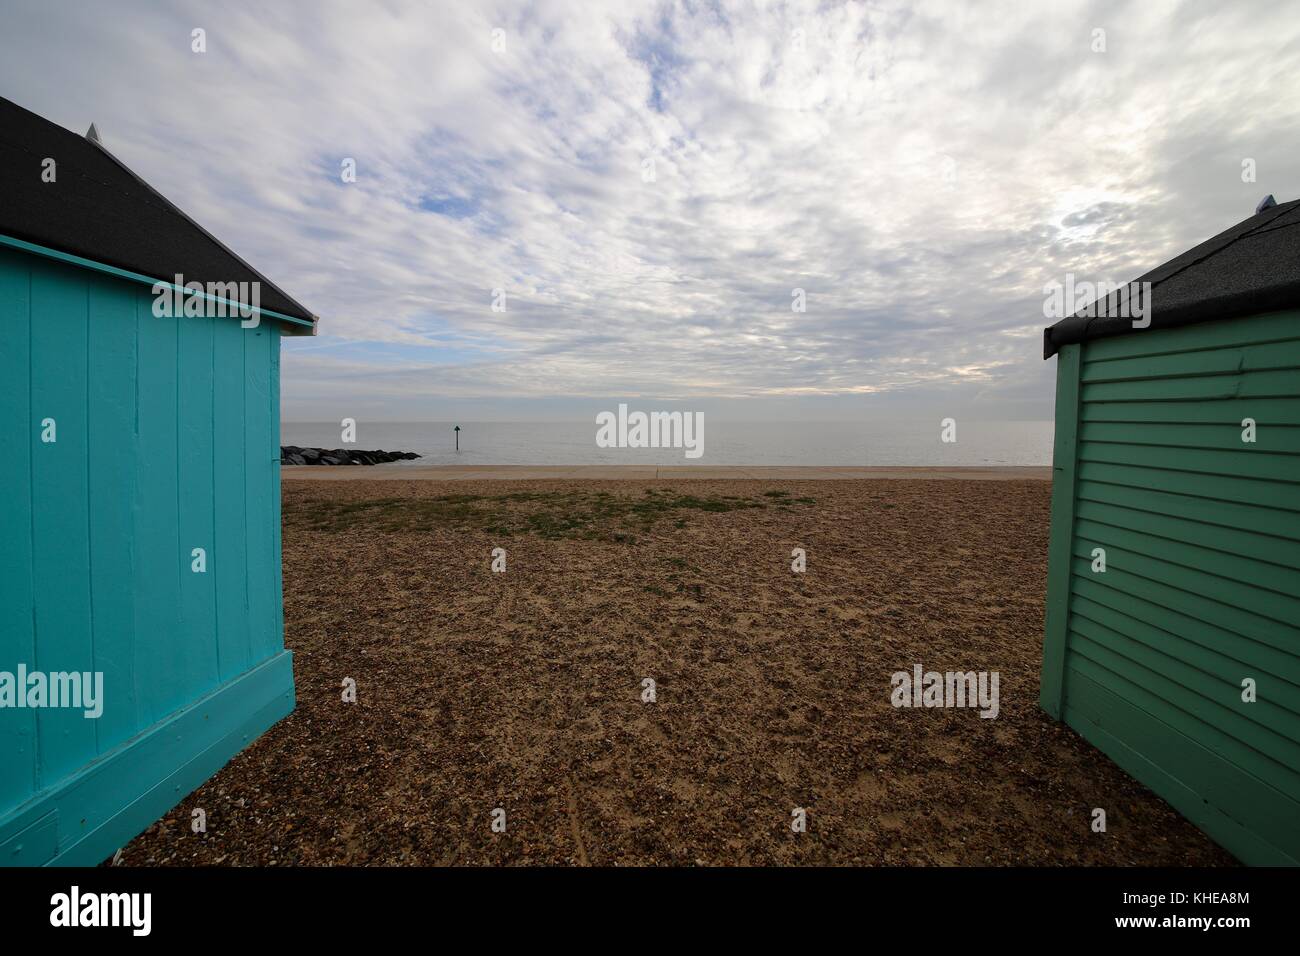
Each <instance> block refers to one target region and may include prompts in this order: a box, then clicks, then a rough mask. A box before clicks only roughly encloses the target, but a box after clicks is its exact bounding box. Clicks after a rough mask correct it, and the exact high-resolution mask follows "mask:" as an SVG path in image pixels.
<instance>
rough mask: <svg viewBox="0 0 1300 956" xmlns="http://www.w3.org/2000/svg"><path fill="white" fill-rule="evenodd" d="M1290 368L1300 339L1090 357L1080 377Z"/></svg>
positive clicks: (1295, 364) (1089, 380) (1296, 361)
mask: <svg viewBox="0 0 1300 956" xmlns="http://www.w3.org/2000/svg"><path fill="white" fill-rule="evenodd" d="M1294 368H1300V339H1294V340H1292V341H1289V342H1268V343H1264V344H1260V345H1245V346H1241V347H1239V348H1218V349H1206V350H1203V351H1200V352H1172V353H1164V354H1159V355H1144V356H1140V357H1137V358H1118V359H1110V360H1106V361H1099V360H1096V359H1094V360H1092V361H1090V362H1088V363H1087V364H1086V365H1084V366H1083V370H1082V372H1081V376H1080V380H1081V381H1082V382H1083V383H1084V384H1094V383H1098V382H1131V381H1138V380H1142V379H1170V378H1188V377H1195V376H1205V375H1236V374H1237V373H1239V372H1268V371H1277V370H1279V369H1294Z"/></svg>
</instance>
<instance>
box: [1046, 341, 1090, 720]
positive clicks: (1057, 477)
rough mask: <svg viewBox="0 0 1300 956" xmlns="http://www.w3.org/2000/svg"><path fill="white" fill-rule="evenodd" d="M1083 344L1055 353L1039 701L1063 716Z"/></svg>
mask: <svg viewBox="0 0 1300 956" xmlns="http://www.w3.org/2000/svg"><path fill="white" fill-rule="evenodd" d="M1079 349H1080V347H1079V346H1078V345H1066V346H1064V347H1063V348H1062V349H1061V351H1060V352H1058V353H1057V358H1056V432H1055V441H1054V446H1053V449H1052V519H1051V520H1052V526H1051V533H1050V538H1049V543H1048V550H1047V615H1046V624H1045V626H1044V637H1043V670H1042V677H1041V681H1040V684H1039V698H1038V699H1039V703H1040V704H1041V705H1042V708H1043V709H1044V710H1045V711H1047V712H1048V713H1049V714H1051V715H1052V716H1053V717H1055V718H1057V719H1058V720H1059V719H1060V717H1061V708H1062V705H1063V703H1064V700H1063V696H1062V694H1063V689H1064V686H1065V684H1064V681H1063V677H1064V673H1063V672H1064V668H1065V642H1066V633H1067V625H1068V621H1069V604H1070V565H1071V563H1072V559H1071V546H1072V544H1073V539H1074V491H1075V472H1076V463H1077V459H1078V430H1079Z"/></svg>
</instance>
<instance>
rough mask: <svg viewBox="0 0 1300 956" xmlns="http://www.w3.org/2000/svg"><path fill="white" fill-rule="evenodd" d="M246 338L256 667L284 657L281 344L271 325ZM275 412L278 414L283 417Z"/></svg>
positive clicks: (249, 530)
mask: <svg viewBox="0 0 1300 956" xmlns="http://www.w3.org/2000/svg"><path fill="white" fill-rule="evenodd" d="M240 331H241V333H242V334H243V336H244V390H245V402H244V415H245V418H244V437H245V449H246V450H245V455H244V457H245V461H244V478H245V484H244V487H245V493H246V495H247V535H248V564H247V570H248V613H249V640H250V643H251V649H252V658H253V663H254V664H257V663H260V662H261V661H264V660H266V658H268V657H270V656H271V655H273V654H276V653H279V651H280V650H281V649H282V647H283V644H282V642H281V640H280V635H279V634H278V633H277V631H276V627H275V621H276V619H277V613H278V612H277V611H276V608H277V605H278V604H279V601H280V595H279V592H278V591H277V590H276V582H277V581H278V580H279V572H278V569H277V567H276V565H277V562H278V560H279V552H278V551H276V550H275V542H276V534H277V532H276V528H275V515H276V504H275V502H274V501H273V499H272V492H273V491H274V489H275V487H276V483H277V473H278V471H279V468H280V465H279V457H280V449H279V448H278V447H276V448H272V447H271V442H272V441H273V426H272V409H271V402H272V393H271V382H270V374H271V350H272V347H277V348H278V346H279V342H278V340H277V339H276V337H275V333H274V331H272V330H271V329H270V328H269V327H268V326H267V325H266V324H260V325H258V326H257V327H256V328H249V329H241V330H240ZM279 411H280V410H279V409H278V408H276V409H275V414H276V415H278V414H279Z"/></svg>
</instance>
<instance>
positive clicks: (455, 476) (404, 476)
mask: <svg viewBox="0 0 1300 956" xmlns="http://www.w3.org/2000/svg"><path fill="white" fill-rule="evenodd" d="M280 476H281V478H282V479H287V480H291V481H301V480H323V481H485V480H506V481H536V480H547V479H554V480H569V481H571V480H587V481H638V480H640V481H659V480H663V479H673V480H679V479H688V480H706V479H713V480H719V479H721V480H725V481H745V480H749V481H778V480H779V481H826V480H841V481H843V480H862V479H938V480H946V481H1051V480H1052V468H1051V466H1050V465H987V466H985V465H965V466H948V465H908V466H905V465H899V466H893V465H353V466H346V465H282V466H281V468H280Z"/></svg>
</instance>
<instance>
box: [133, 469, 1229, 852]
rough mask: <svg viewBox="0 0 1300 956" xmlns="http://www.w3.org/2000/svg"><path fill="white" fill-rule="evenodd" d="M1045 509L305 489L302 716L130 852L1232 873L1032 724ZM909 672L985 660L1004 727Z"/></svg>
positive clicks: (1007, 502)
mask: <svg viewBox="0 0 1300 956" xmlns="http://www.w3.org/2000/svg"><path fill="white" fill-rule="evenodd" d="M1049 499H1050V485H1049V483H1048V482H1044V481H998V482H982V481H939V480H889V481H886V480H865V481H807V482H797V481H743V480H735V481H727V480H719V481H701V480H667V481H665V480H658V481H609V482H596V481H582V482H564V481H519V482H515V481H484V482H471V481H457V482H454V483H453V482H446V483H444V482H432V481H410V482H405V481H384V482H375V481H365V480H357V481H347V482H325V481H294V482H287V483H286V484H285V488H284V535H283V541H284V590H285V640H286V644H287V645H288V647H290V648H291V649H292V650H293V652H294V655H295V658H294V673H295V679H296V684H297V708H296V710H295V711H294V712H293V714H292V715H291V716H289V717H288V718H286V719H285V720H283V721H281V722H280V723H279V724H277V725H276V726H275V727H274V728H272V729H271V730H270V731H269V732H268V733H266V734H265V735H264V736H263V737H262V738H260V739H259V740H258V741H257V742H256V743H254V744H253V745H252V746H250V747H249V748H248V749H247V750H245V751H244V752H243V753H241V754H240V755H239V756H237V757H236V758H235V759H234V760H233V761H232V762H231V763H230V764H229V765H227V766H226V767H225V768H224V769H223V770H221V771H220V772H219V773H218V774H216V776H214V777H213V778H212V779H211V780H210V781H209V782H208V783H207V784H206V785H205V786H203V787H202V788H200V789H199V790H198V791H196V792H195V793H194V794H192V795H190V796H189V797H187V798H186V799H185V800H184V801H183V802H182V803H181V804H180V805H179V806H178V807H177V808H176V809H175V810H173V811H172V812H171V813H169V814H168V815H167V816H166V817H165V818H164V819H163V820H161V821H160V822H158V823H157V824H155V825H154V826H153V827H151V828H150V829H149V830H148V831H147V832H146V833H144V834H142V835H141V836H140V837H139V838H137V839H136V840H134V841H133V842H132V843H131V844H129V845H128V846H127V847H125V848H124V851H123V854H122V858H121V863H122V864H124V865H155V864H181V865H207V864H221V865H232V864H259V865H260V864H271V865H290V864H296V865H324V864H373V865H379V864H383V865H403V864H420V865H428V864H458V865H496V864H560V865H564V864H578V865H586V864H590V865H659V864H672V865H720V864H831V865H914V864H937V865H965V864H975V865H987V864H995V865H1004V864H1014V865H1061V864H1064V865H1076V864H1111V865H1147V864H1150V865H1175V866H1178V865H1227V864H1231V863H1232V862H1233V860H1232V858H1231V857H1230V856H1229V855H1228V854H1227V853H1226V852H1225V851H1223V850H1221V849H1219V848H1218V847H1217V846H1216V845H1215V844H1214V843H1212V842H1211V841H1210V840H1209V839H1208V838H1207V837H1205V836H1204V835H1202V834H1201V833H1200V832H1199V831H1198V830H1197V829H1196V828H1195V827H1193V826H1192V825H1191V824H1190V823H1188V822H1186V821H1185V820H1184V819H1183V818H1182V817H1180V816H1179V815H1178V814H1177V813H1175V812H1174V811H1173V810H1172V809H1171V808H1170V807H1169V806H1168V805H1167V804H1165V803H1164V802H1163V801H1162V800H1160V799H1159V798H1157V797H1156V796H1154V795H1153V794H1152V793H1151V792H1150V791H1148V790H1147V789H1146V788H1145V787H1143V786H1142V785H1140V784H1139V783H1137V782H1136V781H1134V780H1133V779H1132V778H1131V777H1129V776H1128V775H1127V774H1125V773H1124V772H1122V771H1121V770H1120V769H1119V768H1118V767H1116V766H1115V765H1114V764H1113V763H1111V761H1110V760H1109V759H1107V758H1106V757H1105V756H1104V755H1103V754H1101V753H1100V752H1099V751H1097V750H1096V749H1094V748H1093V747H1091V746H1090V745H1089V744H1087V743H1086V742H1085V741H1083V740H1082V739H1081V738H1080V737H1079V736H1078V735H1077V734H1075V733H1074V732H1073V731H1071V730H1070V729H1068V728H1066V727H1065V726H1063V725H1061V724H1058V723H1055V722H1053V721H1052V720H1051V719H1049V718H1048V717H1047V716H1046V715H1045V714H1044V713H1043V712H1042V711H1041V710H1040V709H1039V707H1038V702H1037V698H1038V680H1039V666H1040V663H1041V641H1042V630H1043V594H1044V589H1045V584H1046V553H1047V534H1048V508H1049ZM494 548H503V549H505V561H506V571H505V572H504V573H494V572H493V571H492V569H491V565H492V561H493V555H492V551H493V549H494ZM795 548H802V549H804V550H805V551H806V555H807V570H806V572H805V573H802V574H797V573H794V572H793V571H792V570H791V564H792V560H793V559H792V554H791V552H792V549H795ZM915 664H921V665H922V666H923V667H924V668H925V669H927V670H938V671H949V670H957V671H997V672H998V673H999V676H1000V682H999V698H1000V700H999V704H1000V712H999V714H998V717H997V718H996V719H992V720H986V719H981V718H980V717H979V715H978V713H977V711H976V710H973V709H912V708H895V707H893V706H892V705H891V702H890V695H891V690H892V688H891V683H890V676H891V674H893V673H894V672H896V671H910V670H911V668H912V667H913V665H915ZM347 677H350V678H352V679H354V680H355V681H356V687H357V701H356V703H345V702H343V700H342V699H341V698H342V689H341V683H342V681H343V679H344V678H347ZM646 678H651V679H653V680H654V681H655V691H656V698H657V699H656V701H655V702H654V703H647V702H645V701H643V699H642V697H643V693H644V688H643V681H644V680H645V679H646ZM1097 807H1100V808H1104V809H1105V810H1106V814H1107V831H1106V832H1105V833H1094V832H1092V829H1091V827H1090V823H1091V821H1092V810H1093V808H1097ZM195 808H202V809H203V810H204V811H205V813H206V817H207V831H206V833H202V834H195V833H193V832H191V826H190V821H191V811H192V810H194V809H195ZM497 808H500V809H502V810H504V811H505V832H503V833H498V832H493V829H492V824H493V820H494V815H493V811H494V810H495V809H497ZM795 808H803V809H804V810H805V811H806V820H807V829H806V831H805V832H794V831H793V830H792V828H791V821H792V819H793V818H792V811H793V810H794V809H795ZM497 819H500V817H499V815H498V816H497Z"/></svg>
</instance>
